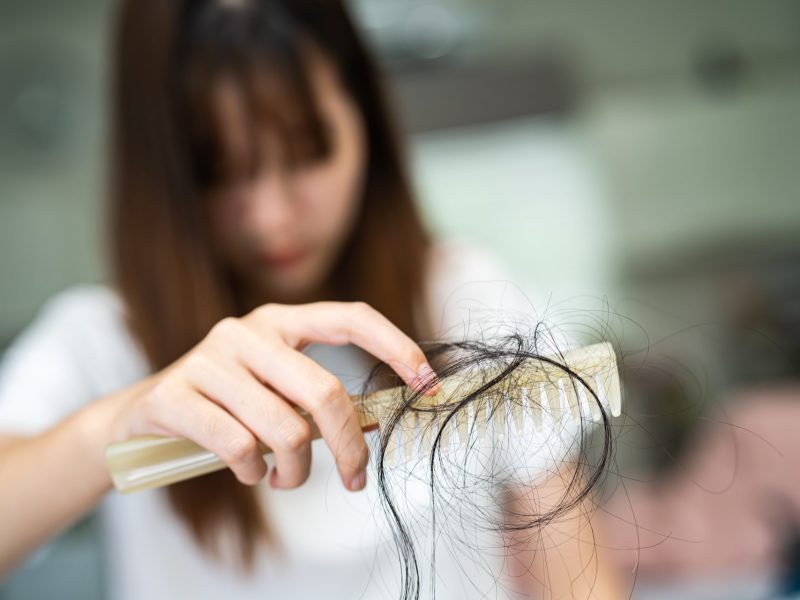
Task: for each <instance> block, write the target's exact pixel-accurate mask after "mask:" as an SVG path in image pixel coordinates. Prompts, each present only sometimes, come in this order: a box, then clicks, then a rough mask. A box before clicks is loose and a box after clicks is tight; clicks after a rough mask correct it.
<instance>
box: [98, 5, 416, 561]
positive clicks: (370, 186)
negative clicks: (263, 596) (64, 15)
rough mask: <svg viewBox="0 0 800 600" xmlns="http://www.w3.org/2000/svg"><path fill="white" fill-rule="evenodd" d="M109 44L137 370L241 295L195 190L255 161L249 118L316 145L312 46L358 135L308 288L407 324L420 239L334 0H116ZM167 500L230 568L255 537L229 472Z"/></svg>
mask: <svg viewBox="0 0 800 600" xmlns="http://www.w3.org/2000/svg"><path fill="white" fill-rule="evenodd" d="M115 52H116V56H115V63H114V69H113V77H114V84H113V105H112V163H111V189H110V193H111V201H112V207H111V222H110V225H111V227H110V239H109V242H110V246H111V256H112V261H113V263H112V267H113V272H114V276H115V285H116V286H117V289H118V291H119V293H120V294H121V296H122V299H123V301H124V303H125V305H126V308H127V311H128V319H129V326H130V328H131V330H132V331H133V333H134V335H135V336H136V338H137V339H138V341H139V342H140V344H141V346H142V348H143V350H144V352H145V354H146V355H147V357H148V359H149V361H150V363H151V366H152V368H153V369H160V368H163V367H165V366H167V365H168V364H170V363H171V362H173V361H175V360H176V359H177V358H179V357H180V356H181V355H183V354H184V353H186V352H187V351H188V350H190V349H191V348H192V347H193V346H194V345H195V344H197V343H198V342H199V341H200V340H201V339H202V338H203V337H204V336H205V335H206V333H207V332H208V331H209V329H210V328H211V327H212V326H213V325H214V323H216V322H217V321H219V320H221V319H222V318H224V317H226V316H230V315H234V316H235V315H241V314H244V313H245V312H247V311H248V310H249V309H250V308H252V307H249V306H245V305H244V302H243V300H242V298H241V297H240V295H239V294H238V292H237V282H236V280H235V278H234V276H233V274H232V273H231V272H230V271H229V269H227V268H226V266H225V265H224V264H223V262H222V261H221V260H220V257H219V256H216V255H215V253H214V251H213V247H212V243H211V240H210V231H209V223H208V213H207V207H206V202H207V197H208V195H209V192H210V191H211V190H213V189H214V188H215V187H217V186H220V185H224V184H225V183H226V182H231V181H237V180H241V178H243V177H251V176H255V175H256V171H257V170H258V168H259V167H260V166H261V165H262V164H263V161H262V157H261V156H260V155H259V154H260V150H261V149H260V147H259V144H258V139H259V137H260V133H261V131H259V128H271V129H270V130H271V131H274V132H278V133H279V134H280V135H282V141H283V143H284V146H285V150H286V153H285V154H286V156H288V157H289V159H290V160H294V161H298V162H302V161H313V160H315V159H317V158H320V157H324V156H325V155H327V153H328V152H330V140H329V139H328V129H327V127H326V124H325V122H324V119H323V117H322V116H321V114H320V110H319V106H318V104H317V98H315V95H314V91H313V86H312V83H313V82H312V81H311V74H310V69H311V65H310V63H311V61H312V59H313V58H315V57H322V58H323V59H324V60H325V61H327V63H328V64H329V65H330V66H331V67H332V68H333V69H334V71H335V73H336V74H337V76H338V78H339V80H340V83H341V85H342V87H343V89H344V90H345V92H346V93H347V94H348V95H349V96H350V97H351V99H352V100H353V102H354V104H355V106H356V107H357V109H358V111H359V112H360V114H361V117H362V120H363V123H364V128H365V132H366V139H367V148H366V152H367V158H366V165H365V175H364V184H363V188H362V190H363V192H362V193H363V202H362V209H361V214H360V217H359V219H358V221H357V224H356V226H355V228H354V232H353V234H352V236H351V238H350V239H349V241H348V242H347V244H346V246H345V248H344V250H343V252H342V254H341V256H340V258H339V260H338V262H337V264H336V265H335V267H334V269H333V272H332V273H331V275H330V281H328V282H327V285H326V286H325V288H324V289H330V290H332V294H333V295H334V296H335V297H334V298H329V299H334V300H341V301H355V300H361V301H365V302H368V303H369V304H371V305H372V306H373V307H375V308H376V309H377V310H379V311H381V312H382V313H383V314H385V315H386V316H387V317H388V318H389V319H390V320H391V321H393V322H394V323H395V324H397V325H398V326H399V327H400V328H401V329H403V330H404V331H405V332H406V333H408V334H409V335H411V336H412V337H415V338H418V339H419V338H420V337H422V335H423V332H422V331H421V328H423V327H424V324H425V321H424V315H420V314H418V313H416V312H415V308H417V307H420V306H423V305H424V303H423V298H424V276H425V268H424V267H425V265H424V262H425V256H426V252H427V249H428V247H429V239H428V236H427V234H426V232H425V230H424V228H423V225H422V223H421V220H420V218H419V216H418V214H417V212H416V210H415V207H414V202H413V194H412V190H411V186H410V184H409V179H408V176H407V174H406V171H405V166H404V164H403V159H402V153H401V148H400V144H399V140H398V137H397V134H396V133H395V130H394V127H393V122H392V119H391V118H390V112H389V110H388V108H387V103H386V99H385V97H384V92H383V86H382V82H381V77H380V75H379V73H378V71H377V69H376V67H375V65H374V64H373V62H372V59H371V58H370V55H369V53H368V51H367V49H366V48H365V46H364V44H363V42H362V40H361V39H360V37H359V35H358V33H357V31H356V29H355V27H354V25H353V23H352V22H351V20H350V17H349V16H348V13H347V10H346V9H345V6H344V4H343V3H342V2H341V1H339V0H235V1H234V0H124V1H123V3H122V6H121V9H120V13H119V21H118V31H117V38H116V49H115ZM223 83H224V84H225V85H232V86H233V89H234V90H235V91H236V92H237V96H238V99H239V100H240V104H241V106H242V108H243V110H244V111H245V115H246V118H247V120H248V123H250V124H252V127H250V130H251V131H252V132H253V137H252V139H251V140H250V142H251V143H249V144H248V145H247V148H246V149H245V151H244V152H242V151H241V150H240V149H233V148H230V147H228V146H227V145H226V140H225V136H224V131H222V128H223V127H222V122H221V119H220V109H219V106H218V105H217V104H216V102H215V97H216V94H217V93H218V91H219V86H220V85H221V84H223ZM298 131H300V132H302V138H303V139H302V141H303V145H302V146H300V147H298V145H297V144H296V143H295V142H296V138H295V136H294V134H295V133H296V132H298ZM265 300H266V301H268V300H269V299H268V298H265ZM169 499H170V501H171V504H172V505H173V507H174V508H175V509H176V511H177V513H178V514H179V515H180V517H181V518H182V519H183V520H184V521H185V522H186V524H187V525H188V526H189V528H190V530H191V532H192V533H193V535H194V536H195V538H196V539H197V540H198V541H199V542H200V544H201V545H202V546H203V547H204V548H205V549H207V550H209V551H212V552H213V551H215V550H219V548H218V547H217V543H218V541H219V537H218V534H219V533H221V531H222V530H223V529H225V530H232V531H233V532H234V533H235V534H236V535H237V536H238V538H237V539H238V541H239V542H240V544H239V546H238V547H239V548H240V549H241V559H242V564H244V565H245V566H247V565H251V564H252V562H253V558H254V554H255V551H256V549H257V546H258V543H259V541H260V540H265V539H269V531H268V526H267V520H266V519H265V518H264V515H262V513H261V509H260V505H259V503H258V502H257V499H256V497H255V490H254V488H249V487H246V486H243V485H240V484H239V483H238V482H237V481H236V480H235V478H234V477H233V475H232V474H231V473H230V472H229V471H224V472H221V473H218V474H214V475H210V476H206V477H203V478H199V479H195V480H192V481H188V482H184V483H181V484H177V485H174V486H172V487H171V488H170V489H169Z"/></svg>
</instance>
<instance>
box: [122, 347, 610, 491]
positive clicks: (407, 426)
mask: <svg viewBox="0 0 800 600" xmlns="http://www.w3.org/2000/svg"><path fill="white" fill-rule="evenodd" d="M554 360H555V361H556V362H557V363H559V364H564V365H566V366H568V367H569V368H570V369H571V370H572V371H574V372H575V373H576V374H577V375H579V376H580V377H581V378H582V379H583V381H585V382H586V384H587V385H589V386H590V387H591V389H592V390H593V391H594V393H595V394H596V395H597V397H598V398H599V399H600V401H601V403H602V404H603V406H604V408H605V409H606V410H608V411H610V413H611V415H612V416H619V415H620V413H621V409H622V396H621V392H620V384H619V372H618V370H617V361H616V356H615V354H614V349H613V348H612V346H611V344H608V343H603V344H596V345H593V346H587V347H585V348H579V349H577V350H573V351H570V352H568V353H566V354H564V355H563V356H561V357H557V358H554ZM501 373H502V368H501V367H496V368H492V369H488V370H476V371H471V372H470V371H466V372H461V373H458V374H456V375H453V376H450V377H446V378H444V379H442V380H441V382H440V384H441V386H440V389H439V391H438V392H437V393H436V395H434V396H421V397H419V398H418V399H417V400H415V402H414V404H413V407H414V408H417V409H419V410H411V411H406V412H405V413H404V414H403V416H402V417H401V420H400V423H399V424H398V425H397V427H395V428H393V430H392V431H391V432H386V431H384V432H382V435H386V434H387V433H388V434H389V440H388V442H387V447H386V452H385V454H384V460H385V461H386V463H388V464H390V465H391V464H393V463H396V462H399V461H400V462H401V461H404V460H407V459H409V458H411V457H412V456H413V455H414V454H416V453H417V452H419V453H426V452H430V449H431V446H432V444H433V440H434V439H436V435H437V432H438V431H439V429H438V427H437V425H438V420H437V417H436V415H435V411H433V410H426V409H430V408H431V407H435V406H441V405H444V404H446V403H452V402H454V401H457V399H458V398H462V397H464V396H465V394H468V393H470V392H471V391H475V390H478V389H480V388H481V387H483V386H484V385H486V384H488V383H491V382H492V381H493V380H494V379H495V378H496V377H498V376H499V375H500V374H501ZM408 392H409V388H408V387H406V386H399V387H395V388H390V389H386V390H381V391H378V392H373V393H371V394H367V395H365V396H353V402H354V404H355V407H356V412H357V414H358V419H359V423H360V425H361V427H362V429H374V428H375V427H376V426H379V427H380V426H381V424H384V428H385V424H386V421H387V420H388V417H389V415H391V411H393V410H394V409H395V408H396V407H397V403H398V402H399V401H401V399H402V398H403V397H404V396H403V394H407V393H408ZM298 412H299V413H300V415H301V416H303V418H305V419H306V420H307V421H308V422H309V423H310V424H311V426H312V430H313V432H314V437H315V439H316V438H319V437H320V433H319V430H318V429H317V427H316V426H315V424H314V422H313V420H312V419H311V415H309V414H308V413H306V412H305V411H298ZM543 415H549V418H551V419H553V420H554V421H560V420H562V419H564V418H565V415H568V417H569V418H570V419H572V420H573V421H574V422H575V423H581V422H582V420H583V418H588V419H590V420H593V421H599V420H600V419H601V418H602V413H601V411H600V407H599V406H597V403H596V401H595V400H594V398H593V397H592V396H591V394H589V393H587V391H586V389H585V387H584V386H583V385H582V384H578V383H577V382H576V381H575V380H574V379H573V378H572V377H571V376H570V375H569V374H568V373H567V372H565V371H564V369H562V368H561V367H558V366H556V365H551V364H549V363H548V362H546V361H543V360H539V359H526V360H525V361H524V362H523V363H522V364H521V365H519V367H518V368H516V369H515V370H514V372H513V374H512V375H511V376H510V377H508V378H502V379H501V381H500V382H498V383H497V384H496V385H493V386H491V387H489V388H488V389H486V390H485V392H484V393H483V394H481V395H480V397H479V398H478V399H477V400H476V401H475V402H472V403H471V405H470V406H469V407H468V409H467V410H464V411H459V413H458V414H457V415H456V416H455V417H454V418H453V419H451V420H450V422H449V423H448V426H447V427H445V428H444V429H443V430H442V431H441V436H440V438H439V448H440V449H441V450H442V451H445V452H446V451H447V449H448V448H449V447H450V446H451V444H452V443H454V442H456V443H466V442H467V439H468V437H469V435H470V432H475V433H477V435H478V438H479V439H481V440H482V439H483V438H485V437H486V436H487V435H488V432H489V427H491V430H492V432H493V433H494V434H495V435H504V434H505V432H509V434H512V432H513V434H516V435H523V432H524V426H525V424H526V423H529V424H530V426H532V427H533V429H534V430H541V429H542V427H543ZM263 450H264V454H268V453H270V452H271V451H270V449H269V448H267V447H264V448H263ZM106 464H107V466H108V470H109V472H110V473H111V478H112V480H113V482H114V485H115V486H116V488H117V489H118V490H119V491H121V492H134V491H139V490H144V489H148V488H154V487H160V486H164V485H169V484H172V483H176V482H178V481H183V480H185V479H190V478H192V477H198V476H200V475H204V474H206V473H211V472H213V471H218V470H220V469H223V468H225V463H223V462H222V461H221V460H220V459H219V458H218V457H217V455H215V454H214V453H213V452H209V451H208V450H206V449H204V448H202V447H200V446H198V445H197V444H195V443H194V442H191V441H189V440H185V439H179V438H172V437H165V436H144V437H140V438H135V439H132V440H128V441H125V442H119V443H115V444H111V445H110V446H108V448H106Z"/></svg>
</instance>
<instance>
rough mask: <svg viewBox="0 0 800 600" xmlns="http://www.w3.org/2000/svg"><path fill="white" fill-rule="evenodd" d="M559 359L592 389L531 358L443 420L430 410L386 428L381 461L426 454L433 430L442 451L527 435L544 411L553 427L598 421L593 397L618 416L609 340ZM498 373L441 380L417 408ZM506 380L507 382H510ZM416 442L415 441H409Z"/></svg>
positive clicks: (539, 426)
mask: <svg viewBox="0 0 800 600" xmlns="http://www.w3.org/2000/svg"><path fill="white" fill-rule="evenodd" d="M559 362H561V363H563V364H566V365H567V366H568V367H569V368H570V369H572V370H573V371H574V372H576V373H577V374H578V375H580V377H581V378H582V379H583V381H585V382H586V384H587V385H588V386H590V387H591V391H592V393H590V392H589V391H588V390H587V389H586V386H585V385H583V383H581V382H580V381H577V380H574V379H573V378H572V377H570V375H569V374H568V373H566V372H564V370H563V369H560V368H557V367H555V366H553V365H550V364H549V363H547V362H544V361H538V360H531V361H529V363H528V364H523V365H521V366H520V367H519V369H518V370H517V371H516V372H515V373H514V375H513V376H512V378H510V379H509V380H508V381H501V382H499V383H498V384H497V386H496V388H491V389H489V390H487V391H486V392H485V393H484V394H483V395H482V396H481V397H479V398H476V399H475V400H474V401H473V402H472V403H470V405H468V406H467V407H465V408H464V409H462V410H461V411H460V412H459V413H458V414H456V415H455V416H454V417H452V418H451V419H450V420H449V421H448V422H447V423H446V424H445V422H444V420H443V418H440V417H438V416H437V414H436V412H435V411H430V410H423V411H409V412H408V413H406V414H405V415H404V416H403V418H402V419H401V420H400V422H399V424H398V426H397V427H396V428H395V430H394V431H392V432H391V436H390V439H389V442H388V445H387V449H386V454H385V457H384V460H385V462H386V463H387V464H389V465H394V464H396V463H397V462H398V458H399V459H400V460H405V461H409V460H410V459H411V458H412V457H413V456H414V454H415V450H416V451H417V452H419V454H420V455H422V456H425V455H427V454H429V453H430V451H431V448H432V446H433V441H434V440H435V439H436V436H437V434H439V449H440V451H441V452H442V453H447V452H449V451H450V450H451V448H452V445H453V443H454V442H455V443H457V444H458V445H460V446H463V447H466V446H467V445H468V444H469V440H470V439H473V440H477V441H478V442H479V443H481V444H482V443H483V442H484V441H485V440H486V438H487V437H488V436H489V435H491V437H492V438H493V439H498V440H500V439H502V438H503V436H506V435H516V436H523V435H525V432H526V429H527V430H528V431H531V432H533V433H536V432H542V431H543V430H544V428H545V415H547V420H548V421H549V422H550V423H552V424H553V425H554V426H557V425H558V424H561V423H563V422H564V421H566V420H567V419H569V420H571V421H572V422H573V423H575V424H580V423H581V421H582V419H583V418H584V417H586V418H588V419H590V420H591V421H593V422H599V421H602V418H603V416H602V411H601V407H600V406H599V405H598V399H599V401H600V404H601V405H602V407H603V410H605V411H607V412H610V413H611V415H612V416H619V415H620V413H621V405H622V397H621V393H620V389H619V374H618V372H617V367H616V357H615V354H614V350H613V348H612V347H611V345H610V344H607V343H606V344H597V345H594V346H588V347H586V348H581V349H578V350H575V351H572V352H570V353H567V354H566V355H565V356H563V357H561V359H560V361H559ZM499 373H500V371H496V372H493V371H485V372H480V371H479V372H473V373H470V374H459V375H457V376H453V377H450V378H447V379H445V380H442V382H441V389H440V391H439V393H437V394H436V395H435V396H433V397H425V398H420V399H419V402H420V407H421V408H430V407H435V406H436V405H443V404H446V403H448V402H453V400H454V399H455V398H457V397H458V396H459V395H463V394H464V393H465V392H466V393H468V392H469V390H470V389H471V386H472V387H473V388H475V387H480V386H481V385H482V384H484V383H485V382H487V381H489V380H490V379H491V378H493V377H495V376H496V375H497V374H499ZM510 382H513V386H512V385H511V383H510ZM383 398H384V401H387V400H390V398H388V397H387V396H384V397H383ZM394 398H395V399H396V396H395V397H394ZM386 405H387V406H386V408H390V407H391V404H390V403H389V402H386ZM378 421H379V422H380V419H378ZM383 435H385V431H384V433H383ZM417 440H418V442H419V443H418V444H415V443H414V442H415V441H417Z"/></svg>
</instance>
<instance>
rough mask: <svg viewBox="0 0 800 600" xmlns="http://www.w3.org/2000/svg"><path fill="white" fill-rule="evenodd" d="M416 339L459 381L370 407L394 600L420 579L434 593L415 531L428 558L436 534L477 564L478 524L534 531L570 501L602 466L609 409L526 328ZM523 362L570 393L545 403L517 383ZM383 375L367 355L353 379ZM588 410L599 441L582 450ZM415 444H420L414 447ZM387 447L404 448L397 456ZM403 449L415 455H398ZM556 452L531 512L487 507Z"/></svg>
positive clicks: (582, 495) (573, 503) (539, 473)
mask: <svg viewBox="0 0 800 600" xmlns="http://www.w3.org/2000/svg"><path fill="white" fill-rule="evenodd" d="M423 348H424V350H425V351H426V354H427V355H428V357H429V359H430V360H431V362H432V364H433V365H434V366H435V369H436V372H437V375H438V376H439V378H440V380H453V379H454V378H457V379H458V380H459V381H460V383H459V384H458V386H457V387H456V388H455V391H454V392H453V393H451V394H450V395H449V396H448V397H447V399H446V400H445V401H443V402H438V403H437V402H430V401H429V400H428V397H427V395H426V394H427V393H428V392H429V391H430V390H431V389H432V386H434V385H436V383H437V382H436V381H428V382H426V384H425V385H424V386H423V387H422V389H418V390H412V389H411V388H407V392H406V393H404V394H403V395H402V397H400V398H399V399H398V400H397V401H396V402H394V403H393V405H392V406H390V407H388V408H387V409H386V410H385V411H384V412H383V414H382V415H381V416H380V421H381V428H380V429H381V433H380V436H379V437H378V438H377V441H376V445H375V446H374V447H373V448H372V450H373V454H374V456H373V461H374V465H375V468H376V470H377V482H378V488H379V493H380V500H381V503H382V506H383V509H384V513H385V516H386V518H387V520H388V524H389V528H390V530H391V534H392V536H393V538H394V541H395V544H396V549H397V555H398V559H399V561H400V563H401V564H400V566H401V581H400V592H399V594H398V597H399V598H401V599H402V600H411V599H417V598H419V597H420V594H421V592H422V590H423V589H424V588H423V586H424V584H425V583H427V586H425V587H427V588H428V593H427V594H426V597H431V598H432V597H434V595H435V579H436V577H435V572H433V573H432V574H431V576H430V581H428V582H425V581H423V577H422V575H421V570H420V559H419V554H420V552H421V548H420V540H421V539H425V540H428V539H430V540H432V542H431V545H430V548H429V552H430V556H429V558H430V561H431V563H432V564H433V565H435V557H436V543H437V540H440V539H441V538H443V537H444V538H445V539H446V540H447V541H448V542H449V544H450V546H449V547H448V551H449V552H451V553H456V554H464V553H466V554H469V555H470V559H471V560H470V564H471V565H472V564H480V562H482V560H483V559H482V557H481V554H482V553H483V552H486V551H487V550H490V548H485V547H471V546H472V545H473V544H486V543H487V540H488V539H490V535H484V534H495V535H496V536H497V535H499V536H503V535H506V534H514V535H516V536H517V537H519V536H518V534H520V533H521V532H530V533H531V535H535V534H536V533H537V532H538V531H540V530H541V528H542V527H544V526H546V525H547V524H548V523H550V522H552V521H554V520H557V519H559V518H561V517H562V516H564V515H566V514H567V513H569V512H570V511H571V510H573V509H574V508H575V507H577V506H578V505H579V504H581V502H583V500H584V499H586V498H587V496H589V495H590V494H591V492H592V490H594V489H595V487H597V485H598V484H599V483H600V482H601V480H602V478H603V475H604V474H605V473H606V471H607V467H608V465H609V462H610V460H611V457H612V451H613V437H612V433H611V424H610V412H614V413H616V412H618V407H615V406H614V405H613V402H612V406H611V407H610V410H609V407H607V406H604V402H603V401H602V398H601V396H602V395H603V394H604V392H605V390H603V389H601V386H600V385H598V384H597V381H596V380H590V378H589V377H587V376H586V375H585V374H583V373H581V372H579V371H578V370H577V369H575V368H573V367H572V366H571V365H570V361H569V360H568V358H567V357H566V355H565V354H560V355H556V356H550V355H545V354H543V353H541V352H539V351H538V349H537V348H536V336H533V337H526V336H523V335H521V334H519V333H514V334H511V335H508V336H507V337H504V338H502V339H499V340H495V341H492V342H489V341H464V342H454V343H433V344H427V345H425V346H424V347H423ZM532 365H533V368H537V369H538V370H539V371H547V372H548V373H549V376H550V377H556V378H559V376H560V382H561V383H558V384H556V382H555V381H554V382H553V385H552V386H550V387H551V388H552V389H554V390H557V393H558V394H559V396H560V399H564V400H566V399H567V398H572V399H576V400H578V402H576V403H574V404H572V405H571V406H561V407H557V406H556V402H554V401H553V400H552V394H550V396H551V398H550V399H549V400H548V397H547V394H545V393H544V387H542V394H541V395H540V394H539V389H528V388H529V387H530V386H528V387H526V385H525V381H523V380H524V379H525V377H524V375H523V374H524V373H525V370H526V369H530V368H532ZM612 366H613V365H612ZM614 373H615V376H616V368H615V367H614ZM465 374H466V376H465ZM476 374H480V375H476ZM387 375H388V373H387V371H386V367H385V365H379V366H377V367H376V368H375V369H374V370H373V372H372V374H371V376H370V377H369V378H368V380H367V383H366V384H365V390H369V389H370V388H371V387H374V386H375V382H376V381H384V378H385V377H386V376H387ZM564 382H566V385H565V384H564ZM542 385H544V384H542ZM615 385H617V386H618V382H616V383H615ZM612 393H613V392H612ZM492 399H494V401H493V400H492ZM565 404H570V403H567V402H565ZM562 408H563V409H564V410H561V409H562ZM570 408H571V409H572V410H571V411H570ZM588 420H592V421H597V422H599V425H600V427H601V428H602V436H601V438H602V441H601V444H600V448H599V452H594V453H591V454H592V456H591V457H590V453H589V452H587V448H586V442H585V439H586V436H585V435H584V434H585V433H586V431H587V429H588V427H587V425H588ZM488 427H491V428H492V431H491V435H488V434H487V433H486V430H487V428H488ZM456 435H457V436H458V443H457V444H454V443H453V437H454V436H456ZM426 441H427V442H426ZM415 445H416V447H418V448H419V449H421V450H422V451H421V452H418V453H415V452H414V449H415ZM428 446H429V449H428ZM398 452H399V453H401V454H404V456H401V457H400V460H397V459H396V454H397V453H398ZM414 454H416V455H417V460H415V461H409V459H410V458H412V455H414ZM564 463H569V464H570V466H571V470H570V475H569V476H568V481H567V482H566V484H565V487H564V490H563V496H562V497H561V498H560V500H559V501H558V502H557V503H556V504H555V506H548V507H547V508H544V507H542V508H541V510H540V511H539V512H531V514H519V511H517V512H516V513H515V514H514V515H513V518H512V519H511V520H509V519H506V518H503V516H502V515H501V514H500V512H499V511H497V510H496V508H495V507H498V506H501V505H502V504H503V495H504V494H505V491H506V490H508V489H509V488H514V487H531V486H535V485H536V484H537V482H538V481H540V480H541V478H542V477H543V476H544V475H552V473H548V469H558V468H559V466H560V465H561V464H564ZM410 483H416V484H417V487H419V485H420V484H422V485H423V486H424V487H425V488H427V495H428V501H429V504H427V505H426V506H429V508H425V509H424V510H422V511H420V510H415V509H414V507H413V506H410V505H409V502H408V499H407V494H408V488H409V484H410ZM454 545H455V546H459V547H458V548H453V546H454ZM506 550H507V548H506ZM476 561H477V562H476ZM488 568H489V567H488V566H487V569H488ZM434 571H435V567H434ZM464 576H465V578H467V579H469V578H470V576H471V574H470V573H469V572H467V571H466V569H464ZM481 591H483V592H486V591H487V590H481Z"/></svg>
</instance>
